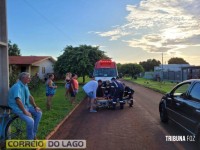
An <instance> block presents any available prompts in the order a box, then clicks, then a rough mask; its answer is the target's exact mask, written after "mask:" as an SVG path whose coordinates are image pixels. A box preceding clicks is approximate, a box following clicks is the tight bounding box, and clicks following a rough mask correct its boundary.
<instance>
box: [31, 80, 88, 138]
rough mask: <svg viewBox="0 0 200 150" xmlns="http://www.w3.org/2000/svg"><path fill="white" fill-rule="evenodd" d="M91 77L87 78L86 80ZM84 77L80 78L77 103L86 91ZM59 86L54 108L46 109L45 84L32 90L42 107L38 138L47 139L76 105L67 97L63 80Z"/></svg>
mask: <svg viewBox="0 0 200 150" xmlns="http://www.w3.org/2000/svg"><path fill="white" fill-rule="evenodd" d="M88 80H89V78H87V79H86V82H87V81H88ZM81 81H82V79H81V80H80V79H79V82H80V87H79V92H78V94H77V97H76V103H75V104H76V105H77V104H78V103H79V102H80V101H81V100H82V99H83V97H84V92H83V90H82V85H83V84H82V83H81ZM56 85H57V86H58V88H57V90H56V94H55V96H54V97H53V99H52V109H51V110H50V111H47V110H46V95H45V84H40V86H39V87H38V88H37V89H36V90H32V91H31V94H32V95H33V96H34V98H35V101H36V104H37V105H38V106H39V107H40V108H41V109H42V112H43V115H42V119H41V122H40V125H39V129H38V134H37V137H38V139H45V137H46V136H47V135H48V134H49V133H50V132H51V131H52V130H53V129H54V128H55V127H56V126H57V124H59V123H60V122H61V121H62V120H63V119H64V118H65V116H67V115H68V114H69V113H70V111H72V109H73V108H74V107H75V105H71V104H70V102H69V99H66V98H65V87H64V82H63V81H57V82H56Z"/></svg>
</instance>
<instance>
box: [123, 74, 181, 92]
mask: <svg viewBox="0 0 200 150" xmlns="http://www.w3.org/2000/svg"><path fill="white" fill-rule="evenodd" d="M124 80H126V81H131V82H134V83H137V84H140V85H143V86H145V87H147V88H150V89H153V90H155V91H157V92H160V93H163V94H165V93H167V92H170V91H171V89H172V88H173V87H174V86H175V85H176V84H177V83H172V82H168V81H163V82H157V81H153V80H148V79H144V78H138V79H131V78H124Z"/></svg>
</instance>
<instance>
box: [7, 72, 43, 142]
mask: <svg viewBox="0 0 200 150" xmlns="http://www.w3.org/2000/svg"><path fill="white" fill-rule="evenodd" d="M30 79H31V78H30V75H29V73H27V72H22V73H20V74H19V80H18V81H17V83H15V84H14V85H13V86H12V87H11V88H10V90H9V95H8V105H9V106H10V107H11V108H12V111H13V113H15V114H16V115H18V116H19V118H20V119H22V120H23V121H25V122H26V130H27V133H26V134H27V139H28V140H34V139H36V133H37V129H38V126H39V122H40V119H41V117H42V111H41V110H40V108H39V107H38V106H37V105H36V103H35V100H34V98H33V96H31V94H30V91H29V88H28V85H27V84H28V83H30Z"/></svg>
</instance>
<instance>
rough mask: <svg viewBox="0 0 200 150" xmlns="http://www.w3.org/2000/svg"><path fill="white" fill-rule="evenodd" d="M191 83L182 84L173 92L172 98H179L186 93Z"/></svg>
mask: <svg viewBox="0 0 200 150" xmlns="http://www.w3.org/2000/svg"><path fill="white" fill-rule="evenodd" d="M190 84H191V83H184V84H182V85H180V86H179V87H178V88H177V89H176V90H175V91H174V96H181V95H183V94H185V93H186V91H187V89H188V88H189V86H190Z"/></svg>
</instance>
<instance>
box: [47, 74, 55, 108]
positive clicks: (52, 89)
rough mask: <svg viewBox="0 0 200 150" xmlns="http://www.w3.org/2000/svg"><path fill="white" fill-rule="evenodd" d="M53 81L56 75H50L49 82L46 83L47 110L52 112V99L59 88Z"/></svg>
mask: <svg viewBox="0 0 200 150" xmlns="http://www.w3.org/2000/svg"><path fill="white" fill-rule="evenodd" d="M53 79H54V75H53V74H50V75H49V78H48V80H47V81H46V96H47V102H46V107H47V110H51V103H52V97H53V96H54V95H55V91H56V88H57V86H56V85H55V83H54V82H53Z"/></svg>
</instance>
